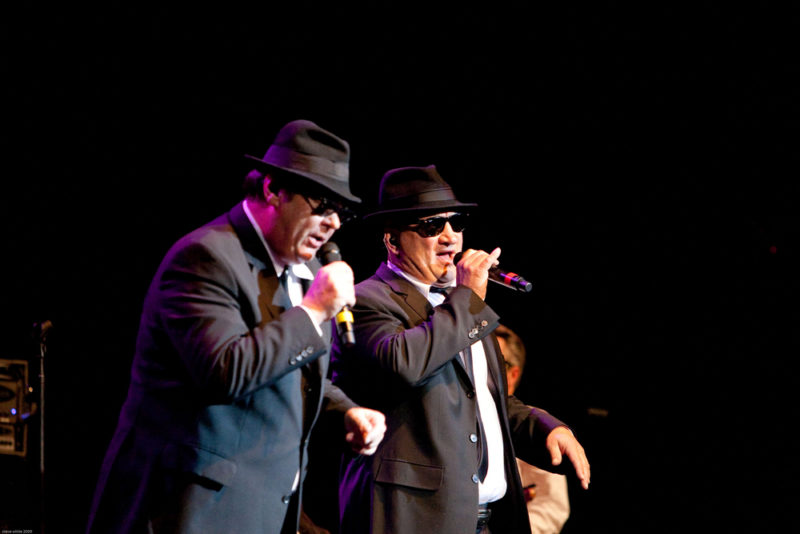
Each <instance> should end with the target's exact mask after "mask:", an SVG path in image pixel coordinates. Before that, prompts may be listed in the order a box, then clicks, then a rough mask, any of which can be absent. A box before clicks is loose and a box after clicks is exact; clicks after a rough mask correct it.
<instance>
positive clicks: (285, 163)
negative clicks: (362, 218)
mask: <svg viewBox="0 0 800 534" xmlns="http://www.w3.org/2000/svg"><path fill="white" fill-rule="evenodd" d="M245 157H246V158H248V159H251V160H254V161H257V162H259V163H262V164H264V165H266V166H267V167H273V168H276V169H280V170H282V171H286V172H289V173H291V174H294V175H297V176H301V177H303V178H305V179H307V180H311V181H312V182H314V183H316V184H318V185H321V186H322V187H324V188H325V189H327V190H329V191H331V192H333V193H334V194H336V195H337V196H339V197H341V198H343V199H345V200H347V201H349V202H353V203H360V202H361V199H360V198H358V197H357V196H355V195H353V194H352V193H351V192H350V183H349V179H350V145H349V144H347V141H345V140H344V139H342V138H340V137H337V136H336V135H334V134H332V133H331V132H329V131H327V130H324V129H322V128H320V127H319V126H317V125H316V124H314V123H313V122H311V121H307V120H296V121H292V122H290V123H288V124H286V125H285V126H284V127H283V128H281V130H280V131H279V132H278V135H276V136H275V140H274V141H273V142H272V145H270V147H269V148H268V149H267V153H266V154H264V157H263V158H258V157H255V156H250V155H247V154H245Z"/></svg>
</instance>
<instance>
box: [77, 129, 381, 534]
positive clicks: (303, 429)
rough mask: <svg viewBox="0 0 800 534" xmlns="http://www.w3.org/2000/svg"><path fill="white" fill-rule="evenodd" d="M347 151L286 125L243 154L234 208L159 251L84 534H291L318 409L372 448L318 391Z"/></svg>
mask: <svg viewBox="0 0 800 534" xmlns="http://www.w3.org/2000/svg"><path fill="white" fill-rule="evenodd" d="M349 154H350V151H349V146H348V144H347V143H346V142H345V141H344V140H342V139H340V138H338V137H337V136H335V135H334V134H332V133H330V132H328V131H326V130H324V129H322V128H320V127H319V126H318V125H316V124H314V123H312V122H309V121H303V120H300V121H293V122H290V123H289V124H287V125H285V126H284V127H283V128H282V129H281V130H280V132H279V133H278V135H277V136H276V138H275V141H274V142H273V144H272V145H271V146H270V147H269V149H268V151H267V153H266V155H265V156H264V157H263V158H254V157H252V156H249V157H250V158H251V159H253V160H255V161H256V162H257V163H256V164H257V165H258V168H257V169H254V171H253V172H251V173H250V174H249V175H248V177H247V179H246V184H245V187H246V198H245V199H244V200H243V201H242V202H240V203H239V204H237V205H236V206H234V207H233V209H231V210H230V212H228V213H226V214H224V215H222V216H220V217H219V218H217V219H215V220H213V221H211V222H210V223H208V224H206V225H204V226H202V227H201V228H198V229H197V230H195V231H193V232H191V233H189V234H188V235H186V236H184V237H183V238H181V239H180V240H178V242H177V243H175V244H174V245H173V246H172V247H171V248H170V250H169V252H168V253H167V254H166V256H165V258H164V260H163V261H162V263H161V265H160V267H159V268H158V271H157V273H156V275H155V277H154V279H153V281H152V284H151V285H150V288H149V290H148V292H147V296H146V299H145V303H144V309H143V313H142V317H141V323H140V327H139V334H138V338H137V343H136V353H135V356H134V361H133V366H132V370H131V384H130V388H129V392H128V397H127V399H126V401H125V404H124V406H123V408H122V412H121V415H120V418H119V423H118V426H117V429H116V431H115V433H114V436H113V438H112V441H111V445H110V446H109V449H108V452H107V454H106V457H105V460H104V463H103V465H102V468H101V471H100V476H99V480H98V484H97V490H96V492H95V498H94V501H93V504H92V509H91V512H90V518H89V523H88V527H87V532H89V533H106V532H115V533H117V532H119V533H122V532H131V533H138V532H142V533H144V532H156V533H157V532H170V533H173V532H181V533H195V532H196V533H202V534H211V533H226V534H227V533H230V532H236V533H237V534H247V533H253V534H255V533H258V534H265V533H275V534H277V533H279V532H281V533H287V534H288V533H292V534H294V533H296V532H297V528H298V522H299V517H300V506H299V503H300V502H302V501H301V499H302V483H303V478H304V475H305V470H306V463H307V454H306V450H307V440H308V437H309V434H310V433H311V430H312V428H313V425H314V423H315V421H316V419H317V416H318V415H319V413H320V411H321V410H322V409H329V410H336V411H337V412H338V413H340V414H342V420H343V423H344V424H343V427H342V428H343V430H342V436H343V437H345V439H346V440H347V441H349V442H350V445H351V447H352V448H353V450H354V451H355V452H356V453H358V454H372V453H373V452H374V451H375V448H376V447H377V444H378V443H379V442H380V440H381V438H382V436H383V432H384V430H385V425H384V418H383V415H382V414H381V413H379V412H376V411H374V410H371V409H367V408H361V407H358V406H356V404H355V403H354V402H353V401H351V400H350V399H349V398H348V397H347V396H346V395H345V394H344V393H343V392H342V391H341V390H339V389H338V388H336V387H334V386H332V385H331V384H330V383H329V381H328V380H327V379H326V376H327V371H328V363H329V354H328V351H329V339H330V329H331V325H330V319H331V318H332V317H333V316H334V314H336V313H337V312H339V311H340V310H341V309H342V307H343V306H345V305H353V304H354V302H355V297H354V291H353V272H352V270H351V269H350V267H349V266H348V265H347V264H346V263H344V262H341V261H335V262H332V263H329V264H328V265H325V266H321V265H320V263H319V262H318V261H317V260H316V258H315V255H316V253H317V251H318V249H319V248H320V247H321V246H322V245H323V244H324V243H326V242H327V241H328V240H329V239H330V238H331V236H332V235H333V233H334V232H335V231H336V230H337V229H338V228H339V227H340V225H341V224H342V223H343V222H344V218H345V216H346V214H348V213H349V209H348V206H352V205H353V204H355V203H358V202H360V199H358V198H357V197H355V196H353V195H352V193H351V192H350V189H349V178H348V172H349V171H348V169H349ZM279 274H280V276H279Z"/></svg>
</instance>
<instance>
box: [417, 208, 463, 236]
mask: <svg viewBox="0 0 800 534" xmlns="http://www.w3.org/2000/svg"><path fill="white" fill-rule="evenodd" d="M447 223H450V228H452V229H453V231H454V232H463V231H464V228H466V226H467V214H466V213H455V214H453V215H451V216H449V217H428V218H427V219H422V220H421V221H419V222H417V223H415V224H411V225H409V228H410V229H412V230H414V231H415V232H417V233H418V234H419V235H420V236H422V237H434V236H437V235H439V234H441V233H442V232H443V231H444V225H445V224H447Z"/></svg>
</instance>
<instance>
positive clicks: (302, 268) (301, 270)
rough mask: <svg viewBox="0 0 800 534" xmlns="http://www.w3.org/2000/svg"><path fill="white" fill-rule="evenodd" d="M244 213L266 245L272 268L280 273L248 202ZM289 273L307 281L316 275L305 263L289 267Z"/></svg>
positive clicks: (245, 203) (245, 202)
mask: <svg viewBox="0 0 800 534" xmlns="http://www.w3.org/2000/svg"><path fill="white" fill-rule="evenodd" d="M243 207H244V212H245V214H246V215H247V218H248V219H250V224H252V225H253V229H254V230H255V231H256V234H258V238H259V239H260V240H261V243H262V244H263V245H264V248H265V249H266V250H267V254H268V255H269V259H270V261H271V262H272V267H273V268H274V269H275V272H276V273H277V274H280V273H278V262H276V261H275V256H274V255H273V254H272V250H270V248H269V245H268V244H267V240H266V239H264V234H263V233H262V232H261V227H260V226H259V225H258V222H256V218H255V217H254V216H253V212H251V211H250V207H249V206H248V205H247V200H245V201H244V206H243ZM288 268H289V273H291V274H292V275H294V276H295V277H297V278H302V279H305V280H313V279H314V274H313V273H312V272H311V269H309V268H308V265H306V264H305V263H295V264H293V265H289V266H288Z"/></svg>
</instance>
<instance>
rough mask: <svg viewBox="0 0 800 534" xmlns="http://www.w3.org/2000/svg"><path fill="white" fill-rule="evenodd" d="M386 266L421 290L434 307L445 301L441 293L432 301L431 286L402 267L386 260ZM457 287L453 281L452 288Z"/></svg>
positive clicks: (435, 295)
mask: <svg viewBox="0 0 800 534" xmlns="http://www.w3.org/2000/svg"><path fill="white" fill-rule="evenodd" d="M386 266H387V267H389V269H391V270H392V271H393V272H395V273H396V274H398V275H400V276H402V277H403V278H405V279H406V280H408V281H409V282H411V283H412V284H413V285H414V287H416V288H417V289H418V290H419V292H420V293H422V294H423V295H424V296H425V298H426V299H428V301H429V302H431V304H433V305H434V306H435V305H437V304H441V301H442V300H444V295H442V294H441V293H438V294H434V298H433V300H431V284H426V283H425V282H421V281H420V280H417V279H416V278H414V277H413V276H411V275H410V274H408V273H407V272H405V271H403V270H402V269H401V268H400V267H398V266H397V265H395V264H394V263H392V262H391V261H389V260H386ZM455 285H456V283H455V280H453V282H452V284H451V286H455Z"/></svg>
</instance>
